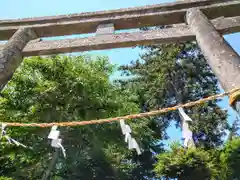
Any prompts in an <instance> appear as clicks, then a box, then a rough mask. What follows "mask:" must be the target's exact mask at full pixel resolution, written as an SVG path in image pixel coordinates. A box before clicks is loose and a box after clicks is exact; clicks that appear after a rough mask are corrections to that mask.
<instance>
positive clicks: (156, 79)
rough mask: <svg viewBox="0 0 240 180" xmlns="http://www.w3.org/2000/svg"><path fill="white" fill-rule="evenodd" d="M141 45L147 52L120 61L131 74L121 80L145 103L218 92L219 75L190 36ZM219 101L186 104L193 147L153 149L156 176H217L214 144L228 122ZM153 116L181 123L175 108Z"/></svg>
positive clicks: (184, 99)
mask: <svg viewBox="0 0 240 180" xmlns="http://www.w3.org/2000/svg"><path fill="white" fill-rule="evenodd" d="M142 48H143V49H144V50H146V51H147V52H146V53H144V54H143V55H142V56H141V58H140V59H139V60H137V61H135V62H132V63H131V64H130V65H126V66H122V67H121V70H123V71H124V74H125V75H127V76H129V77H130V78H129V80H127V81H121V83H122V86H123V87H131V88H132V89H133V91H135V92H136V93H137V94H138V95H139V101H140V102H141V105H142V106H144V107H145V109H147V110H150V109H159V108H164V107H169V106H174V105H176V104H182V103H187V102H189V101H195V100H198V99H201V98H204V97H207V96H210V95H213V94H216V93H219V87H218V81H217V79H216V77H215V75H214V74H213V72H212V71H211V69H210V67H209V65H208V64H207V62H206V60H205V59H204V57H203V55H202V53H201V52H200V50H199V49H198V47H197V45H196V43H195V42H188V43H184V44H166V45H154V46H145V47H142ZM218 102H219V100H215V101H210V102H206V103H203V104H200V105H197V106H194V107H191V108H186V109H185V111H186V112H187V114H188V115H189V116H190V117H191V118H192V119H193V122H192V123H191V124H190V128H191V130H192V131H193V138H194V141H195V144H196V146H197V149H189V150H186V149H184V148H182V147H180V146H177V147H174V148H173V149H171V150H166V151H165V153H161V154H159V155H157V159H158V162H157V163H156V166H155V172H156V174H157V175H158V176H159V177H165V178H178V179H196V177H198V178H199V179H216V177H217V176H218V174H217V170H220V169H221V168H220V167H219V162H217V161H218V158H219V156H218V154H219V151H218V150H217V148H218V147H221V145H223V136H224V135H225V132H226V130H227V129H228V128H229V127H228V123H227V113H226V111H223V110H221V109H220V107H219V106H218V104H217V103H218ZM154 119H155V121H156V122H158V123H159V124H160V127H161V129H162V130H165V129H166V128H167V127H168V125H169V122H170V121H174V122H176V126H177V127H178V128H179V127H180V117H179V114H178V112H177V111H174V112H169V113H165V114H161V115H159V116H156V117H154ZM176 151H177V153H176ZM193 177H194V178H193Z"/></svg>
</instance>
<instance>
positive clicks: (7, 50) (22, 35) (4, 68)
mask: <svg viewBox="0 0 240 180" xmlns="http://www.w3.org/2000/svg"><path fill="white" fill-rule="evenodd" d="M35 38H37V35H36V34H35V33H34V31H32V30H31V29H28V28H21V29H19V30H18V31H17V32H16V33H15V34H14V35H13V36H12V37H11V38H10V40H9V41H8V42H7V43H6V44H5V45H4V46H3V48H2V49H1V50H0V90H2V89H3V87H4V86H5V85H6V84H7V82H8V81H9V80H10V79H11V77H12V75H13V73H14V71H15V70H16V69H17V67H18V66H19V65H20V63H21V62H22V60H23V57H22V50H23V48H24V47H25V46H26V44H27V43H28V42H29V41H30V40H32V39H35Z"/></svg>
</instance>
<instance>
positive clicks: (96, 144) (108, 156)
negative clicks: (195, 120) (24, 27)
mask: <svg viewBox="0 0 240 180" xmlns="http://www.w3.org/2000/svg"><path fill="white" fill-rule="evenodd" d="M114 69H115V67H114V66H113V65H111V64H110V63H109V61H108V59H107V58H105V57H98V58H97V59H95V60H94V59H92V58H90V57H87V56H78V57H67V56H54V57H46V58H42V57H32V58H27V59H25V60H24V63H23V64H22V65H21V67H20V68H19V69H18V70H17V71H16V72H15V74H14V76H13V78H12V80H11V81H10V82H9V83H8V85H7V87H6V88H5V89H4V90H3V91H2V93H1V99H0V102H1V103H0V118H1V120H2V121H9V122H24V123H31V122H36V123H42V122H54V121H56V122H62V121H84V120H91V119H100V118H107V117H114V116H120V115H126V114H130V113H137V112H139V105H138V103H136V99H137V95H135V94H134V93H132V92H131V91H129V90H128V89H121V88H120V87H119V86H118V85H116V84H113V83H111V82H110V80H109V76H110V75H112V73H113V71H114ZM129 124H130V126H131V128H132V129H133V136H134V137H135V138H136V140H137V141H138V142H139V144H140V146H141V147H142V148H143V149H145V151H144V153H143V155H142V156H141V157H138V156H137V155H136V153H135V152H133V151H129V150H128V149H127V144H126V143H125V142H124V138H123V136H122V134H121V129H120V126H119V124H118V123H110V124H96V125H87V126H81V127H61V128H60V130H61V137H62V138H63V145H64V147H65V148H66V150H67V158H66V159H64V158H63V157H62V156H61V154H60V155H59V156H60V157H59V158H58V159H57V162H56V166H55V168H54V169H55V170H54V171H53V172H52V173H51V175H50V179H54V178H55V179H126V180H127V179H144V178H145V176H146V175H147V171H148V169H152V165H153V163H154V162H153V160H154V159H153V158H152V155H151V154H150V153H149V145H150V144H151V142H154V140H155V139H156V138H157V134H156V133H155V132H154V130H153V129H151V128H152V127H151V126H152V125H151V124H152V123H151V121H150V120H149V119H147V118H144V119H138V120H136V119H135V120H134V119H133V120H132V121H129ZM7 130H8V131H7V132H8V134H9V135H10V136H11V137H13V138H16V139H17V140H18V141H20V142H21V143H23V144H25V145H27V146H29V147H32V149H30V148H26V149H24V148H22V147H16V146H15V145H12V144H9V143H7V141H2V142H1V147H0V153H1V158H0V169H1V170H0V174H1V175H5V176H7V177H12V178H13V179H41V177H42V176H43V174H44V173H45V171H46V170H47V169H48V167H49V163H50V160H51V158H52V153H51V152H53V150H52V148H51V147H50V142H49V141H48V139H47V135H48V133H49V131H50V130H49V129H47V128H10V127H9V128H7ZM142 161H145V163H144V164H143V163H142ZM139 169H141V170H143V169H145V172H144V171H141V172H140V171H139Z"/></svg>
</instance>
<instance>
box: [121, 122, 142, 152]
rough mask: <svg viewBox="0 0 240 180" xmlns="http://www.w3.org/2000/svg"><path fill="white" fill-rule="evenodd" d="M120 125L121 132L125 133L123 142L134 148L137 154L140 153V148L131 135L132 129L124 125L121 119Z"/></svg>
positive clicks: (129, 147)
mask: <svg viewBox="0 0 240 180" xmlns="http://www.w3.org/2000/svg"><path fill="white" fill-rule="evenodd" d="M120 126H121V129H122V134H123V135H125V142H126V143H128V149H135V150H136V151H137V154H138V155H140V154H141V150H140V148H139V146H138V143H137V141H136V140H135V139H134V138H132V136H131V133H132V130H131V128H130V126H129V125H126V124H125V121H124V120H123V119H121V120H120Z"/></svg>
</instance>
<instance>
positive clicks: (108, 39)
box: [0, 0, 240, 107]
mask: <svg viewBox="0 0 240 180" xmlns="http://www.w3.org/2000/svg"><path fill="white" fill-rule="evenodd" d="M158 25H174V26H172V27H171V28H166V29H159V30H151V31H144V32H132V33H114V31H115V30H123V29H133V28H140V27H146V26H158ZM239 31H240V1H239V0H187V1H184V0H183V1H181V2H180V1H179V2H174V3H165V4H159V5H151V6H144V7H136V8H127V9H118V10H110V11H99V12H92V13H80V14H71V15H61V16H52V17H38V18H26V19H16V20H2V21H0V40H8V42H7V43H6V44H3V45H0V49H1V50H0V87H1V89H2V88H3V87H4V86H5V85H6V84H7V82H8V81H9V80H10V79H11V77H12V75H13V73H14V71H15V70H16V68H17V67H18V66H19V65H20V63H21V62H22V60H23V57H24V56H25V57H26V56H35V55H49V54H56V53H66V52H79V51H87V50H97V49H110V48H120V47H131V46H136V45H140V44H141V45H143V44H154V43H171V42H183V41H189V40H194V39H196V40H197V42H198V45H199V47H200V48H201V50H202V52H203V54H204V56H205V57H206V59H207V61H208V63H209V65H210V66H211V68H212V70H213V72H214V73H215V75H216V76H217V78H218V80H219V81H220V83H221V85H222V87H223V89H224V90H225V91H228V90H231V89H233V88H239V87H240V57H239V55H238V54H237V53H236V52H235V51H234V50H233V49H232V47H231V46H230V45H229V44H228V43H227V42H226V41H225V40H224V38H223V37H222V34H228V33H233V32H239ZM83 33H96V35H95V36H92V37H88V38H76V39H64V40H48V41H47V40H46V41H41V40H40V39H37V38H41V37H52V36H63V35H72V34H83ZM33 39H36V40H33ZM238 101H240V92H238V93H236V94H233V95H232V96H231V97H230V104H231V105H232V106H233V107H236V102H238Z"/></svg>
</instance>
